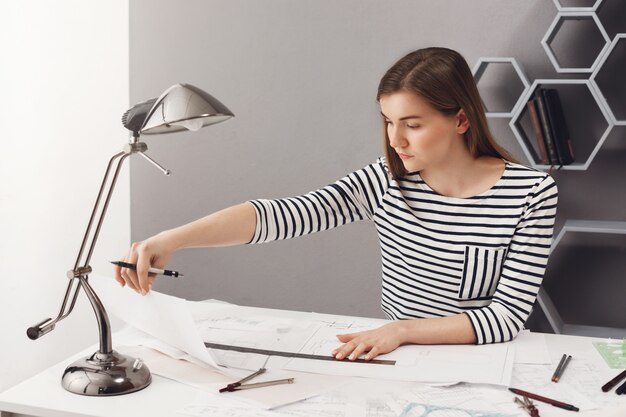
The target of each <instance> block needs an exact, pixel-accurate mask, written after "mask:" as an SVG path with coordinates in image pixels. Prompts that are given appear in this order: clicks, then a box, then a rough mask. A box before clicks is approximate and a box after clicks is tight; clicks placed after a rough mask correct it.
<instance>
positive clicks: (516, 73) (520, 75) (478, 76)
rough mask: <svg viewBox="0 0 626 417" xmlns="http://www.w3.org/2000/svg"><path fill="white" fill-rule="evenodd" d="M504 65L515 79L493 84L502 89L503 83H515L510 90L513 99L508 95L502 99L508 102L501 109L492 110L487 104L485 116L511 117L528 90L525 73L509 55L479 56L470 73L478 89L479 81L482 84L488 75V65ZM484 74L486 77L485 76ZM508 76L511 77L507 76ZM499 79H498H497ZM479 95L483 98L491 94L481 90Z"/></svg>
mask: <svg viewBox="0 0 626 417" xmlns="http://www.w3.org/2000/svg"><path fill="white" fill-rule="evenodd" d="M490 65H492V66H506V67H509V69H508V70H509V74H510V75H512V76H513V78H515V79H516V80H515V81H513V80H512V79H510V80H509V82H506V83H502V82H496V83H494V84H495V85H499V87H497V89H498V90H503V89H504V87H503V84H506V85H508V86H510V85H511V84H514V83H517V84H518V85H517V86H516V87H517V88H516V90H515V91H513V92H511V94H510V96H514V97H515V98H514V99H510V97H508V98H507V99H505V100H504V101H508V103H506V104H504V105H503V107H504V108H503V109H499V110H501V111H494V110H495V109H490V108H489V106H488V105H487V112H486V115H487V117H512V116H513V114H514V113H515V111H516V110H517V109H518V107H519V106H520V105H522V103H523V102H522V100H521V98H522V96H523V95H524V93H525V92H526V90H528V87H529V83H528V78H527V77H526V74H525V73H524V70H523V69H522V67H521V66H520V65H519V64H518V63H517V61H516V60H515V58H510V57H497V58H480V59H479V60H478V62H476V65H474V69H473V70H472V74H474V79H475V80H476V84H477V86H478V89H479V91H480V90H481V81H483V84H484V83H485V82H486V81H487V80H486V77H489V73H487V74H486V72H487V70H488V68H489V66H490ZM485 75H486V77H485ZM509 78H511V77H510V76H509ZM498 81H499V80H498ZM481 96H483V100H484V98H485V97H488V96H493V94H491V93H490V92H485V91H481Z"/></svg>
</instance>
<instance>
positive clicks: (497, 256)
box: [459, 246, 506, 300]
mask: <svg viewBox="0 0 626 417" xmlns="http://www.w3.org/2000/svg"><path fill="white" fill-rule="evenodd" d="M505 254H506V249H486V248H482V247H479V246H466V247H465V261H464V264H463V276H462V277H461V286H460V287H459V298H461V299H465V300H471V299H476V298H483V297H491V296H493V294H494V293H495V292H496V286H497V285H498V281H499V280H500V273H501V272H502V263H503V261H504V256H505Z"/></svg>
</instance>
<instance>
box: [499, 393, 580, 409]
mask: <svg viewBox="0 0 626 417" xmlns="http://www.w3.org/2000/svg"><path fill="white" fill-rule="evenodd" d="M509 391H511V392H513V393H515V394H517V395H522V396H526V397H528V398H532V399H533V400H537V401H541V402H544V403H546V404H550V405H553V406H555V407H559V408H562V409H564V410H570V411H579V409H578V407H574V406H573V405H571V404H567V403H563V402H561V401H557V400H553V399H551V398H546V397H542V396H541V395H537V394H533V393H531V392H527V391H522V390H521V389H517V388H509Z"/></svg>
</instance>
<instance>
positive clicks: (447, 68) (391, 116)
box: [116, 48, 557, 360]
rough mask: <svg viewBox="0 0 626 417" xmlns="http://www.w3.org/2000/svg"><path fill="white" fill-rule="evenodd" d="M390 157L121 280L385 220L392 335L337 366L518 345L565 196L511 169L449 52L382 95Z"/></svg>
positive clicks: (211, 219)
mask: <svg viewBox="0 0 626 417" xmlns="http://www.w3.org/2000/svg"><path fill="white" fill-rule="evenodd" d="M377 99H378V102H379V103H380V110H381V115H382V119H383V121H384V124H385V127H386V128H385V135H384V138H385V153H386V156H385V157H384V158H380V159H378V160H377V161H376V162H374V163H372V164H370V165H368V166H366V167H365V168H363V169H361V170H359V171H356V172H353V173H351V174H350V175H348V176H346V177H344V178H342V179H341V180H339V181H337V182H336V183H334V184H330V185H328V186H326V187H324V188H322V189H319V190H317V191H314V192H311V193H309V194H306V195H302V196H298V197H293V198H285V199H278V200H254V201H249V202H245V203H243V204H240V205H236V206H233V207H230V208H227V209H224V210H222V211H219V212H216V213H214V214H211V215H209V216H207V217H204V218H202V219H199V220H196V221H194V222H192V223H189V224H186V225H183V226H181V227H178V228H175V229H172V230H167V231H164V232H162V233H159V234H157V235H155V236H153V237H151V238H149V239H147V240H145V241H143V242H139V243H134V244H133V245H132V247H131V249H130V251H129V252H128V254H127V255H126V257H125V258H124V259H123V260H124V261H126V262H131V263H136V264H137V271H136V272H135V271H133V270H129V269H124V268H117V269H116V279H117V280H118V281H119V282H120V284H122V285H128V286H129V287H130V288H132V289H134V290H136V291H139V292H141V293H142V294H146V293H147V292H148V291H149V290H150V288H151V286H152V283H153V281H154V279H155V277H154V276H151V275H149V274H148V273H147V269H148V268H149V267H150V266H155V267H159V268H161V267H164V266H165V265H166V264H167V263H168V261H169V259H170V257H171V255H172V253H173V252H174V251H176V250H179V249H182V248H189V247H210V246H227V245H238V244H246V243H262V242H269V241H274V240H279V239H286V238H292V237H296V236H301V235H304V234H308V233H313V232H317V231H321V230H326V229H330V228H333V227H337V226H340V225H343V224H346V223H350V222H353V221H357V220H365V219H367V220H370V221H373V222H374V224H375V226H376V229H377V231H378V235H379V240H380V246H381V253H382V302H381V304H382V309H383V311H384V312H385V313H386V315H387V316H388V317H389V318H390V319H394V320H393V321H391V322H390V323H388V324H386V325H384V326H382V327H380V328H378V329H374V330H371V331H366V332H359V333H352V334H343V335H338V336H337V337H338V339H339V340H340V341H341V342H342V344H341V345H340V346H339V347H338V348H337V349H336V350H335V351H334V352H333V355H334V356H335V358H337V359H344V358H349V359H351V360H354V359H356V358H358V357H359V356H361V355H365V356H364V357H365V358H366V359H373V358H374V357H376V356H377V355H380V354H383V353H387V352H390V351H392V350H394V349H396V348H397V347H398V346H400V345H402V344H408V343H416V344H441V343H479V344H480V343H494V342H504V341H508V340H511V339H513V338H514V337H515V335H516V334H517V333H518V332H519V330H520V329H521V328H522V327H523V325H524V322H525V321H526V319H527V317H528V315H529V314H530V311H531V308H532V306H533V304H534V302H535V298H536V296H537V292H538V290H539V286H540V284H541V280H542V278H543V274H544V270H545V267H546V263H547V260H548V253H549V250H550V244H551V240H552V232H553V227H554V219H555V215H556V206H557V188H556V185H555V183H554V181H553V180H552V178H551V177H550V176H548V175H547V174H545V173H543V172H539V171H536V170H533V169H530V168H527V167H524V166H522V165H519V164H517V163H515V162H513V159H512V158H511V157H510V156H509V154H508V153H507V152H506V151H505V150H504V149H502V148H501V147H500V146H498V145H497V144H496V143H495V141H494V139H493V137H492V135H491V133H490V131H489V128H488V125H487V120H486V117H485V114H484V110H483V106H482V102H481V99H480V96H479V93H478V89H477V88H476V84H475V82H474V78H473V76H472V73H471V71H470V69H469V67H468V65H467V63H466V62H465V60H464V59H463V57H462V56H461V55H459V54H458V53H457V52H455V51H452V50H450V49H445V48H426V49H420V50H417V51H414V52H412V53H410V54H408V55H406V56H405V57H404V58H402V59H400V60H399V61H398V62H397V63H396V64H394V65H393V66H392V67H391V68H390V69H389V70H388V71H387V73H386V74H385V75H384V77H383V78H382V80H381V82H380V85H379V87H378V95H377Z"/></svg>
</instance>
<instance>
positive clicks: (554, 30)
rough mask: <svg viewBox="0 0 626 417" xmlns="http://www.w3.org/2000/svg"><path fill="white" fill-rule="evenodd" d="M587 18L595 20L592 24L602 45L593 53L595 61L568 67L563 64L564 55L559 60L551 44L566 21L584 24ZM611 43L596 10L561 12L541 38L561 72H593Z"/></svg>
mask: <svg viewBox="0 0 626 417" xmlns="http://www.w3.org/2000/svg"><path fill="white" fill-rule="evenodd" d="M585 20H588V21H590V22H593V25H592V26H593V28H594V29H593V30H594V31H597V32H596V33H595V35H596V37H599V38H600V39H602V46H600V45H599V48H596V49H598V50H597V51H595V53H593V56H594V58H593V62H591V63H589V64H588V65H587V66H580V67H579V66H577V67H568V66H566V65H563V64H562V61H563V57H561V59H560V60H559V57H558V56H557V55H556V54H555V51H554V50H553V49H552V46H551V44H552V43H553V41H554V40H555V39H556V37H557V36H558V34H559V32H560V31H561V29H562V28H563V24H564V23H566V22H568V21H569V22H578V23H580V24H581V25H582V22H583V21H585ZM591 37H592V36H591V35H587V36H584V38H585V39H589V38H591ZM609 43H610V39H609V35H607V33H606V31H605V30H604V27H603V26H602V23H601V22H600V19H598V17H597V16H596V14H595V13H594V12H559V13H558V14H557V16H556V17H555V18H554V20H553V21H552V24H551V25H550V27H549V28H548V31H547V32H546V34H545V35H544V37H543V39H542V40H541V45H542V46H543V49H544V50H545V51H546V54H547V55H548V58H549V59H550V62H552V66H554V69H555V70H556V72H559V73H568V72H576V73H590V72H593V71H594V70H595V69H596V67H597V65H598V62H599V61H600V58H601V56H602V55H603V53H604V51H605V50H606V49H607V48H608V47H609ZM570 50H571V48H570Z"/></svg>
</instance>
